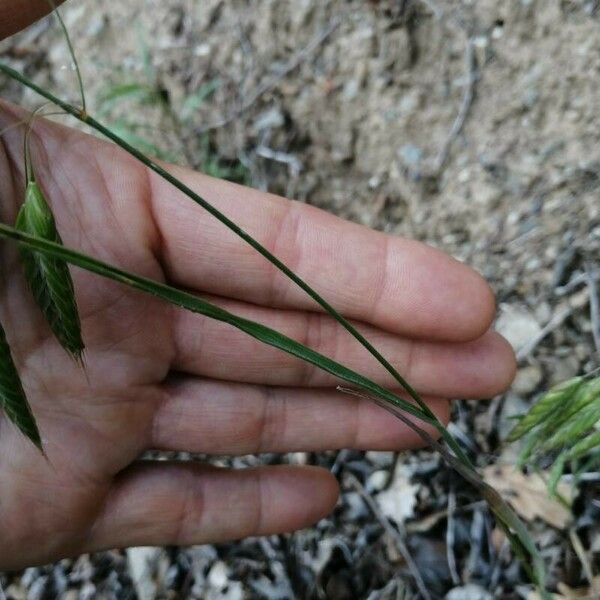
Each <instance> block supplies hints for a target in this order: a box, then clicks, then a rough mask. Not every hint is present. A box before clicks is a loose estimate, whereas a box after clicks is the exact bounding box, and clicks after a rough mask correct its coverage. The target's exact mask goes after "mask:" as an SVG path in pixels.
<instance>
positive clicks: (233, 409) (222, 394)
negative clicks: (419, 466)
mask: <svg viewBox="0 0 600 600" xmlns="http://www.w3.org/2000/svg"><path fill="white" fill-rule="evenodd" d="M428 405H429V406H430V407H431V409H432V410H433V412H434V413H435V414H436V416H437V417H438V418H439V419H440V420H441V421H442V422H444V423H447V422H448V417H449V406H448V402H447V401H446V400H442V399H430V400H428ZM415 423H416V424H417V425H418V426H420V427H422V428H424V429H425V430H426V431H427V432H428V433H429V434H430V435H432V436H435V430H434V428H433V427H431V426H429V427H428V426H426V425H425V424H424V423H422V422H421V421H419V420H418V419H415ZM421 442H422V440H421V438H420V437H419V436H418V435H417V434H416V433H415V432H414V431H412V430H411V429H410V428H409V427H407V426H406V425H405V424H404V423H402V422H400V421H399V420H398V419H394V418H393V417H392V416H391V415H390V413H389V412H387V411H386V410H384V409H383V408H381V407H379V406H377V405H375V404H374V403H372V402H369V401H367V400H362V399H360V398H356V397H354V396H349V395H347V394H342V393H340V392H338V391H335V390H323V389H313V390H307V389H299V388H280V387H267V386H254V385H245V384H234V383H227V382H220V381H212V380H203V379H196V378H185V379H181V380H178V381H174V382H172V383H170V384H169V385H167V386H166V388H165V399H164V400H163V402H162V403H161V405H160V408H159V409H158V411H157V412H156V413H155V417H154V424H153V428H152V440H151V442H150V447H152V448H156V449H159V450H176V451H186V452H200V453H206V454H229V455H234V454H235V455H241V454H258V453H261V452H297V451H305V452H308V451H312V452H316V451H321V450H338V449H341V448H357V449H362V450H367V449H369V450H405V449H407V448H413V447H415V446H421V445H422V444H421Z"/></svg>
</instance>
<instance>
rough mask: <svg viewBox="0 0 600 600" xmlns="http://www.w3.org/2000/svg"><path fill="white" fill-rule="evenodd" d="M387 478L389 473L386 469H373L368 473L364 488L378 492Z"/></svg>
mask: <svg viewBox="0 0 600 600" xmlns="http://www.w3.org/2000/svg"><path fill="white" fill-rule="evenodd" d="M388 480H389V474H388V472H387V471H384V470H380V471H374V472H373V473H371V475H369V478H368V479H367V484H366V485H365V488H366V490H367V492H380V491H381V490H382V489H383V488H384V487H385V485H386V483H387V482H388Z"/></svg>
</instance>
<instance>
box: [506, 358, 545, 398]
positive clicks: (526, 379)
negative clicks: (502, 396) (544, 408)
mask: <svg viewBox="0 0 600 600" xmlns="http://www.w3.org/2000/svg"><path fill="white" fill-rule="evenodd" d="M542 377H543V374H542V369H541V368H540V367H538V366H537V365H528V366H526V367H523V368H522V369H519V370H518V371H517V375H516V377H515V380H514V381H513V384H512V390H513V391H514V392H515V394H518V395H520V396H528V395H529V394H531V393H532V392H535V390H536V389H537V387H538V385H539V384H540V383H541V381H542Z"/></svg>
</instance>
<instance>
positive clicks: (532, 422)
mask: <svg viewBox="0 0 600 600" xmlns="http://www.w3.org/2000/svg"><path fill="white" fill-rule="evenodd" d="M583 382H584V380H583V377H574V378H573V379H568V380H567V381H563V382H562V383H559V384H558V385H556V386H554V387H553V388H552V389H551V390H549V391H548V392H546V393H545V394H544V395H543V396H542V397H541V398H540V399H539V400H538V401H537V402H536V403H535V404H534V405H533V407H532V408H531V410H530V411H529V412H528V413H527V414H525V415H524V416H523V417H521V419H520V420H519V422H518V423H517V425H516V426H515V427H514V429H513V430H512V431H511V432H510V433H509V434H508V438H507V441H509V442H514V441H515V440H518V439H520V438H522V437H523V436H524V435H525V434H526V433H528V432H529V431H531V430H532V429H533V428H534V427H536V426H537V425H540V424H541V423H543V422H546V421H547V419H552V417H553V416H554V415H555V414H556V413H559V412H562V411H563V409H564V408H565V400H568V399H569V398H571V397H572V396H573V394H575V393H576V392H577V391H578V390H579V389H580V388H581V386H582V384H583ZM552 420H554V419H552Z"/></svg>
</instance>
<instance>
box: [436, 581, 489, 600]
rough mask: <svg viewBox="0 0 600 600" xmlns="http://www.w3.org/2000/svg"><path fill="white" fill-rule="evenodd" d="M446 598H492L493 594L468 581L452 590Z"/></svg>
mask: <svg viewBox="0 0 600 600" xmlns="http://www.w3.org/2000/svg"><path fill="white" fill-rule="evenodd" d="M445 599H446V600H492V595H491V594H490V593H489V592H488V591H486V590H485V589H484V588H482V587H481V586H480V585H477V584H475V583H468V584H467V585H462V586H460V587H456V588H454V589H453V590H450V591H449V592H448V593H447V594H446V596H445Z"/></svg>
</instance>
